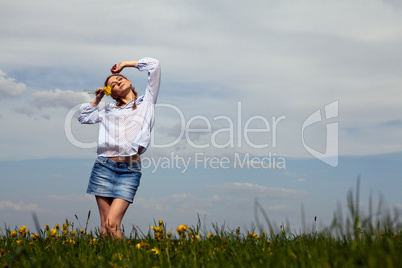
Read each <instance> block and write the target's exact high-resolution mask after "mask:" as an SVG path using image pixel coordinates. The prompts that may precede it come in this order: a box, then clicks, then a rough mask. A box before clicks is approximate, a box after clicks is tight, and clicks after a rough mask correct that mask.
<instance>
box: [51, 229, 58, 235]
mask: <svg viewBox="0 0 402 268" xmlns="http://www.w3.org/2000/svg"><path fill="white" fill-rule="evenodd" d="M56 233H57V231H56V229H52V230H51V231H50V236H53V237H55V236H56Z"/></svg>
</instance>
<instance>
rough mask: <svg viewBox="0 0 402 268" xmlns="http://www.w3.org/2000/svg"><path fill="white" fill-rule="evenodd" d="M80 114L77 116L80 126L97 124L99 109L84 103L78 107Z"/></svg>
mask: <svg viewBox="0 0 402 268" xmlns="http://www.w3.org/2000/svg"><path fill="white" fill-rule="evenodd" d="M79 111H80V114H79V115H78V121H79V122H80V123H81V124H95V123H99V122H100V119H99V109H98V107H94V106H91V105H89V103H84V104H82V105H81V107H80V110H79Z"/></svg>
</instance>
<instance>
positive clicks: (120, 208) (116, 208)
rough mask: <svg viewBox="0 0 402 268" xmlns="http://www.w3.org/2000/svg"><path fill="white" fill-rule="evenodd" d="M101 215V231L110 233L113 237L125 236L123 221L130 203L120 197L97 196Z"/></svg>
mask: <svg viewBox="0 0 402 268" xmlns="http://www.w3.org/2000/svg"><path fill="white" fill-rule="evenodd" d="M96 201H97V203H98V208H99V214H100V216H101V233H104V234H106V233H107V234H109V235H111V237H112V238H115V237H118V238H120V239H121V238H123V233H122V232H121V227H120V225H121V221H122V219H123V217H124V214H125V213H126V211H127V208H128V206H129V205H130V203H129V202H128V201H126V200H123V199H120V198H114V199H113V198H108V197H100V196H97V197H96Z"/></svg>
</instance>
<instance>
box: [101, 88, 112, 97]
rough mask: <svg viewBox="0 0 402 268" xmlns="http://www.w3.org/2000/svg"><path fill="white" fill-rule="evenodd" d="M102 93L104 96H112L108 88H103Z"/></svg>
mask: <svg viewBox="0 0 402 268" xmlns="http://www.w3.org/2000/svg"><path fill="white" fill-rule="evenodd" d="M103 93H105V95H106V96H110V94H112V88H111V87H110V86H106V87H104V88H103Z"/></svg>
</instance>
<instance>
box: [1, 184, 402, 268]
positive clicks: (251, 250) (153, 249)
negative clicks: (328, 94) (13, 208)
mask: <svg viewBox="0 0 402 268" xmlns="http://www.w3.org/2000/svg"><path fill="white" fill-rule="evenodd" d="M356 188H357V189H356V194H355V195H353V192H349V194H348V204H349V209H348V213H347V215H346V216H343V214H342V211H340V209H338V210H337V211H336V212H335V213H334V219H333V221H332V224H331V225H330V226H328V227H326V228H323V230H321V231H320V232H317V231H312V232H309V233H307V232H301V233H300V234H296V233H291V232H290V231H289V230H286V229H279V232H275V230H277V229H278V228H274V226H272V224H271V223H270V220H269V217H268V215H267V214H266V213H265V212H264V211H263V210H262V208H261V206H260V205H259V204H258V202H256V205H255V210H256V215H258V212H260V213H261V214H262V216H263V218H264V220H265V222H266V224H267V226H268V230H267V233H265V232H264V230H263V227H262V224H260V223H259V220H258V218H256V220H257V223H258V224H257V228H256V229H258V231H255V230H254V231H253V232H247V233H244V232H243V230H240V228H239V229H235V230H229V229H228V228H227V227H225V226H220V227H219V226H217V225H214V228H213V230H212V231H206V230H204V229H203V228H202V227H201V223H200V221H198V223H197V224H196V225H195V226H193V227H187V226H185V225H181V226H179V227H178V228H177V230H176V232H174V233H173V234H171V233H170V232H167V231H166V230H167V226H166V225H165V224H164V223H163V222H162V221H160V222H158V223H155V226H152V228H150V229H149V231H148V232H147V233H145V234H144V233H138V232H137V231H136V230H133V231H132V232H131V233H129V234H127V233H126V237H127V238H126V239H123V240H121V241H118V240H112V239H108V238H105V237H102V236H99V235H98V234H97V233H96V230H95V231H92V230H90V231H87V230H85V229H80V228H75V227H74V225H73V224H71V223H70V222H69V221H67V220H66V223H65V224H63V225H62V226H53V227H45V228H44V229H43V230H37V231H38V233H37V234H33V233H32V232H31V231H29V230H27V229H26V228H24V226H22V227H16V228H15V229H14V230H11V229H10V228H6V229H5V230H4V231H1V237H0V265H1V266H3V267H270V266H274V267H284V266H286V267H402V255H401V252H402V233H401V222H400V220H399V217H398V213H397V212H396V211H395V212H394V214H393V215H391V214H390V212H387V213H382V211H383V208H382V203H381V202H380V204H378V208H377V210H376V212H375V213H373V212H372V209H371V207H372V206H371V205H370V209H369V213H368V215H367V216H364V215H363V213H361V212H360V211H359V209H358V205H357V204H358V202H359V195H358V192H359V180H358V183H357V187H356ZM303 228H304V227H303Z"/></svg>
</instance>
